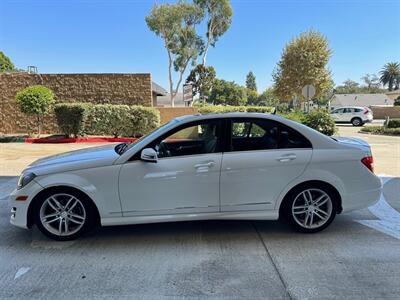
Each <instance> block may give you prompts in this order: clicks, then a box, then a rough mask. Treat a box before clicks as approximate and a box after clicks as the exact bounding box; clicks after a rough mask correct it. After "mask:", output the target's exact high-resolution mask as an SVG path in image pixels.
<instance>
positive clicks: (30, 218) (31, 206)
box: [27, 185, 101, 228]
mask: <svg viewBox="0 0 400 300" xmlns="http://www.w3.org/2000/svg"><path fill="white" fill-rule="evenodd" d="M61 190H63V191H65V190H70V191H74V192H76V193H78V194H79V195H80V196H81V197H82V198H85V199H86V200H88V201H89V203H90V204H91V206H92V208H93V210H94V215H95V222H96V224H101V221H100V212H99V208H98V207H97V205H96V203H95V202H94V201H93V199H92V198H91V197H89V196H88V195H87V194H86V193H85V192H83V191H82V190H80V189H78V188H76V187H72V186H68V185H57V186H50V187H47V188H45V189H43V190H41V191H40V192H39V193H37V194H36V195H35V196H34V197H33V199H32V201H31V202H30V203H29V207H28V213H27V227H28V228H31V227H32V226H33V225H34V223H35V221H34V216H33V210H34V208H35V204H36V202H37V201H38V200H39V199H41V198H42V197H43V196H44V195H45V194H47V193H51V192H59V191H61Z"/></svg>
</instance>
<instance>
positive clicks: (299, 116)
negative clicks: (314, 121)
mask: <svg viewBox="0 0 400 300" xmlns="http://www.w3.org/2000/svg"><path fill="white" fill-rule="evenodd" d="M279 115H281V116H282V117H284V118H286V119H289V120H292V121H295V122H298V123H304V122H305V119H306V114H305V113H304V112H301V111H291V112H285V113H279Z"/></svg>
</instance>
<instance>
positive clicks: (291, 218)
mask: <svg viewBox="0 0 400 300" xmlns="http://www.w3.org/2000/svg"><path fill="white" fill-rule="evenodd" d="M336 211H337V207H336V202H335V200H334V195H333V193H332V192H331V191H329V189H327V188H325V187H311V186H308V187H302V188H298V189H296V190H294V191H293V192H291V193H290V194H289V195H288V197H287V199H286V201H285V203H284V207H283V213H284V217H285V218H286V220H288V222H289V223H290V224H291V225H292V227H294V228H295V229H296V230H298V231H301V232H306V233H313V232H318V231H321V230H323V229H325V228H326V227H328V226H329V224H330V223H332V221H333V219H334V218H335V216H336Z"/></svg>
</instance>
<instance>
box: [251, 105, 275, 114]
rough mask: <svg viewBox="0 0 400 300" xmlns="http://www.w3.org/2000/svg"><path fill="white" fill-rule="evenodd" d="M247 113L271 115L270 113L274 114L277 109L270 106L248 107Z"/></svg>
mask: <svg viewBox="0 0 400 300" xmlns="http://www.w3.org/2000/svg"><path fill="white" fill-rule="evenodd" d="M246 111H247V112H256V113H264V114H270V113H273V112H274V111H275V108H274V107H270V106H246Z"/></svg>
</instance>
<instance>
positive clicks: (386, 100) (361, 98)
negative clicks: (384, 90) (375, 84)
mask: <svg viewBox="0 0 400 300" xmlns="http://www.w3.org/2000/svg"><path fill="white" fill-rule="evenodd" d="M393 102H394V101H393V99H391V98H390V97H388V95H386V94H335V95H333V97H332V99H331V100H330V103H329V104H330V108H331V109H335V108H339V107H343V106H362V107H364V106H365V107H373V106H393Z"/></svg>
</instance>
